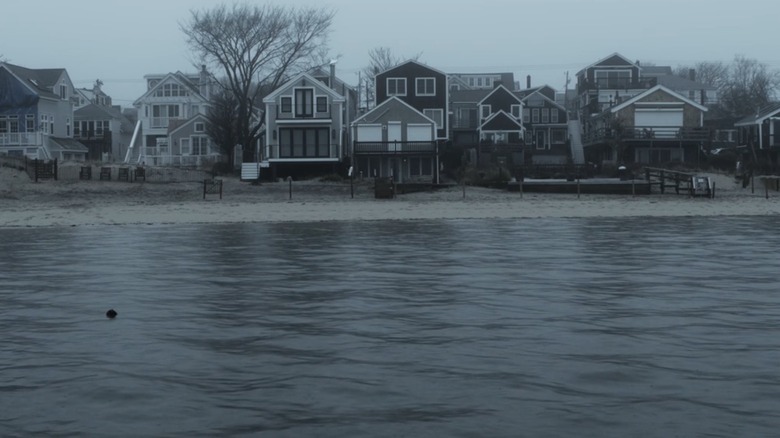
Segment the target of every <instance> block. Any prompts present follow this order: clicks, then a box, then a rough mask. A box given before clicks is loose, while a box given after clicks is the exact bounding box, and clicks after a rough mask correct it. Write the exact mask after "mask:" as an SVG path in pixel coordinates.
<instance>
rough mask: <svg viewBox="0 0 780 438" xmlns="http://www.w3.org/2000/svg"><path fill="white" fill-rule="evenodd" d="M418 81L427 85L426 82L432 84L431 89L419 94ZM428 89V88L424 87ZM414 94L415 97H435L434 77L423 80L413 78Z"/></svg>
mask: <svg viewBox="0 0 780 438" xmlns="http://www.w3.org/2000/svg"><path fill="white" fill-rule="evenodd" d="M420 81H422V83H423V84H427V83H428V81H431V82H432V84H433V85H432V89H431V90H430V92H429V91H428V90H424V91H425V92H420ZM425 88H428V87H425ZM414 92H415V94H416V95H417V96H435V95H436V78H435V77H424V78H415V80H414Z"/></svg>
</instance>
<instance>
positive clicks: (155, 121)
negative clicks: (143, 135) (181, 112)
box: [152, 117, 180, 128]
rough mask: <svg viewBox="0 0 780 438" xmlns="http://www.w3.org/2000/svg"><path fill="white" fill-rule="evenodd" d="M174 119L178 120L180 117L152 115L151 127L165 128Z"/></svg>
mask: <svg viewBox="0 0 780 438" xmlns="http://www.w3.org/2000/svg"><path fill="white" fill-rule="evenodd" d="M175 120H180V117H152V128H167V127H168V125H169V124H170V123H171V121H175Z"/></svg>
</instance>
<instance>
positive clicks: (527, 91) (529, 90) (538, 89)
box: [513, 84, 558, 99]
mask: <svg viewBox="0 0 780 438" xmlns="http://www.w3.org/2000/svg"><path fill="white" fill-rule="evenodd" d="M545 89H547V90H549V91H552V95H553V96H555V93H557V92H558V91H557V90H556V89H555V88H554V87H552V86H550V85H547V84H544V85H537V86H536V87H531V88H526V89H525V90H517V91H513V93H514V94H515V95H516V96H517V97H519V98H520V99H525V97H526V96H528V95H530V94H533V93H536V92H539V93H541V94H542V95H544V93H542V91H544V90H545Z"/></svg>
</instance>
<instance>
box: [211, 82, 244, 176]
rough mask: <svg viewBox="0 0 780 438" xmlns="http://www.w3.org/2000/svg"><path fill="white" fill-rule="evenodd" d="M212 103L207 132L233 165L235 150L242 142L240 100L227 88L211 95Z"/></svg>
mask: <svg viewBox="0 0 780 438" xmlns="http://www.w3.org/2000/svg"><path fill="white" fill-rule="evenodd" d="M210 103H211V105H210V106H209V109H208V112H207V114H206V120H207V121H208V122H207V123H206V134H208V136H209V137H211V139H212V140H213V141H214V143H216V144H217V147H218V148H219V150H220V152H222V153H223V154H225V155H227V156H228V162H229V163H230V164H231V165H232V163H233V159H234V151H235V147H236V145H237V144H239V143H240V141H241V139H240V134H239V132H238V123H236V122H237V120H238V101H236V98H235V97H234V96H233V95H232V94H231V93H230V92H228V91H227V90H222V91H220V92H218V93H216V94H214V95H212V96H211V102H210Z"/></svg>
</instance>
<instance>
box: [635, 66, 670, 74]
mask: <svg viewBox="0 0 780 438" xmlns="http://www.w3.org/2000/svg"><path fill="white" fill-rule="evenodd" d="M672 74H673V72H672V67H671V66H668V65H648V66H645V67H642V75H643V76H663V75H672Z"/></svg>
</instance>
